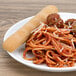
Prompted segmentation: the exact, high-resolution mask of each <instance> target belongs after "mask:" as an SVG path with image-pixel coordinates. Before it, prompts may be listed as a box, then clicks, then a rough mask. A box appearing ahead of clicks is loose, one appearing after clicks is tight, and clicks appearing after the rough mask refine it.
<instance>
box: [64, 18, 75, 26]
mask: <svg viewBox="0 0 76 76" xmlns="http://www.w3.org/2000/svg"><path fill="white" fill-rule="evenodd" d="M74 21H76V19H68V20H67V21H65V24H66V25H72V24H73V22H74Z"/></svg>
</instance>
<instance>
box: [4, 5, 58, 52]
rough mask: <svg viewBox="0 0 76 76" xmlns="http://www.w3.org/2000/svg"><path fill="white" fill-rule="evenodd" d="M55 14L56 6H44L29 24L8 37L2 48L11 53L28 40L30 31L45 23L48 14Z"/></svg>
mask: <svg viewBox="0 0 76 76" xmlns="http://www.w3.org/2000/svg"><path fill="white" fill-rule="evenodd" d="M57 12H58V9H57V7H56V6H53V5H48V6H46V7H45V8H43V9H42V10H41V11H40V12H39V13H38V14H37V15H35V17H33V18H32V19H31V20H30V21H29V22H27V23H26V24H25V25H24V26H22V27H21V28H20V29H19V30H17V31H16V32H15V33H13V34H12V35H11V36H10V37H8V38H7V39H6V40H5V41H4V43H3V48H4V49H5V50H7V51H9V52H13V51H14V50H15V49H17V48H18V47H19V46H20V45H22V44H23V43H24V42H25V41H26V40H27V39H28V37H29V35H30V33H31V31H32V30H34V29H35V28H36V27H38V26H39V25H40V22H45V21H46V18H47V16H48V15H49V14H52V13H57Z"/></svg>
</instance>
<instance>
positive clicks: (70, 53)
mask: <svg viewBox="0 0 76 76" xmlns="http://www.w3.org/2000/svg"><path fill="white" fill-rule="evenodd" d="M59 20H60V19H59ZM55 24H56V23H55ZM60 25H62V24H60ZM40 26H41V28H39V29H40V30H38V29H36V30H35V31H33V33H32V35H31V37H30V38H29V39H28V40H27V43H26V48H25V51H24V53H23V58H24V59H26V60H32V61H33V63H35V64H42V63H46V64H47V65H48V66H49V67H72V66H74V63H75V62H76V47H75V46H76V45H75V44H76V38H75V37H74V36H73V34H71V31H70V30H68V29H69V26H68V25H65V24H63V27H61V28H58V27H57V26H58V25H57V26H56V25H53V24H52V26H49V25H48V24H44V26H43V23H42V24H41V25H40ZM66 26H67V27H66ZM64 27H65V28H64ZM28 51H31V52H32V53H33V55H34V57H33V58H27V57H26V54H27V52H28Z"/></svg>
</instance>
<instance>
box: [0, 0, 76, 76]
mask: <svg viewBox="0 0 76 76" xmlns="http://www.w3.org/2000/svg"><path fill="white" fill-rule="evenodd" d="M48 4H53V5H56V6H57V7H58V8H59V11H64V12H74V13H76V0H0V76H56V75H58V76H66V75H67V76H75V75H76V72H68V73H52V72H43V71H38V70H36V69H32V68H29V67H27V66H25V65H23V64H21V63H19V62H17V61H16V60H14V59H13V58H11V57H10V56H9V55H8V53H7V52H6V51H4V50H3V49H2V41H3V36H4V34H5V32H6V31H7V30H8V29H9V28H10V27H11V26H12V25H13V24H15V23H16V22H17V21H19V20H22V19H25V18H26V17H29V16H32V15H34V14H36V13H37V12H38V11H39V10H40V9H41V8H43V7H44V6H45V5H48Z"/></svg>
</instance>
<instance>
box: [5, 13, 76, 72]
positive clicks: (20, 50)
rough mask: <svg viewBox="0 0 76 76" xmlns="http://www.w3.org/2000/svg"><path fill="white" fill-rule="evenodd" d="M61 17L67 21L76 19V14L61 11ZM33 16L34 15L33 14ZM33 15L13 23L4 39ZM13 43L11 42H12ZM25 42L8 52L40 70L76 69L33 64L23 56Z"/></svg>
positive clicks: (74, 68)
mask: <svg viewBox="0 0 76 76" xmlns="http://www.w3.org/2000/svg"><path fill="white" fill-rule="evenodd" d="M59 14H60V16H61V18H62V19H63V20H64V21H65V20H67V19H70V18H75V19H76V14H74V13H65V12H61V13H59ZM32 17H33V16H32ZM32 17H28V18H26V19H24V20H21V21H20V22H18V23H16V24H15V25H13V26H12V27H11V28H10V29H9V30H8V31H7V32H6V34H5V36H4V40H6V39H7V38H8V37H9V36H10V35H11V34H13V33H14V32H15V31H17V30H18V29H19V28H20V27H22V26H23V25H24V24H25V23H26V22H28V21H29V20H30V19H31V18H32ZM10 43H11V42H10ZM24 48H25V46H24V44H23V45H22V46H21V47H19V48H18V49H17V50H15V51H14V52H12V53H10V52H7V53H8V54H9V55H10V56H11V57H12V58H14V59H15V60H17V61H18V62H20V63H22V64H24V65H27V66H29V67H32V68H36V69H39V70H43V71H49V72H66V71H76V66H74V67H66V68H52V67H48V66H46V65H45V64H41V65H37V64H33V63H32V61H28V60H24V59H23V57H22V54H23V51H24Z"/></svg>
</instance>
